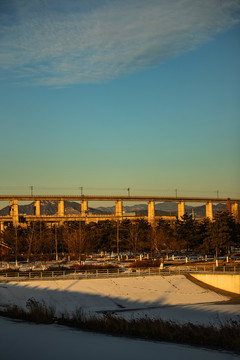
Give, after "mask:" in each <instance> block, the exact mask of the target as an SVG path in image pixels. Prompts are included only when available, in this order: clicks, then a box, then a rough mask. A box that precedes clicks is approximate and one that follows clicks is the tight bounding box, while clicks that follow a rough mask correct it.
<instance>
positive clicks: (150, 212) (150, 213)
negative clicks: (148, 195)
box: [148, 200, 155, 225]
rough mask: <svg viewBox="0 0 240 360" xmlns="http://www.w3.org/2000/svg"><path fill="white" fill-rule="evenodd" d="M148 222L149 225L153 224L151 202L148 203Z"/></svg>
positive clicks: (153, 214) (153, 205)
mask: <svg viewBox="0 0 240 360" xmlns="http://www.w3.org/2000/svg"><path fill="white" fill-rule="evenodd" d="M148 222H149V224H151V225H154V224H155V203H154V201H153V200H150V201H149V202H148Z"/></svg>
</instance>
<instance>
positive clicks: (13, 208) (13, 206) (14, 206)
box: [9, 200, 18, 226]
mask: <svg viewBox="0 0 240 360" xmlns="http://www.w3.org/2000/svg"><path fill="white" fill-rule="evenodd" d="M9 206H10V215H11V216H12V220H13V226H18V201H17V200H11V201H10V203H9Z"/></svg>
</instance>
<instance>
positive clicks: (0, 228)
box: [0, 222, 4, 232]
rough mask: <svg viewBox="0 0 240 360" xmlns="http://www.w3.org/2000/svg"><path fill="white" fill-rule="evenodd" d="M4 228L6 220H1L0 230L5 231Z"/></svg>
mask: <svg viewBox="0 0 240 360" xmlns="http://www.w3.org/2000/svg"><path fill="white" fill-rule="evenodd" d="M3 230H4V222H0V232H3Z"/></svg>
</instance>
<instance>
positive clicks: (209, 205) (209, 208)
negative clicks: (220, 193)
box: [206, 201, 213, 220]
mask: <svg viewBox="0 0 240 360" xmlns="http://www.w3.org/2000/svg"><path fill="white" fill-rule="evenodd" d="M206 218H209V219H210V220H212V219H213V212H212V202H211V201H208V202H207V203H206Z"/></svg>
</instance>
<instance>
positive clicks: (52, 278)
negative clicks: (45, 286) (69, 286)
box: [52, 271, 53, 279]
mask: <svg viewBox="0 0 240 360" xmlns="http://www.w3.org/2000/svg"><path fill="white" fill-rule="evenodd" d="M52 279H53V271H52Z"/></svg>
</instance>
